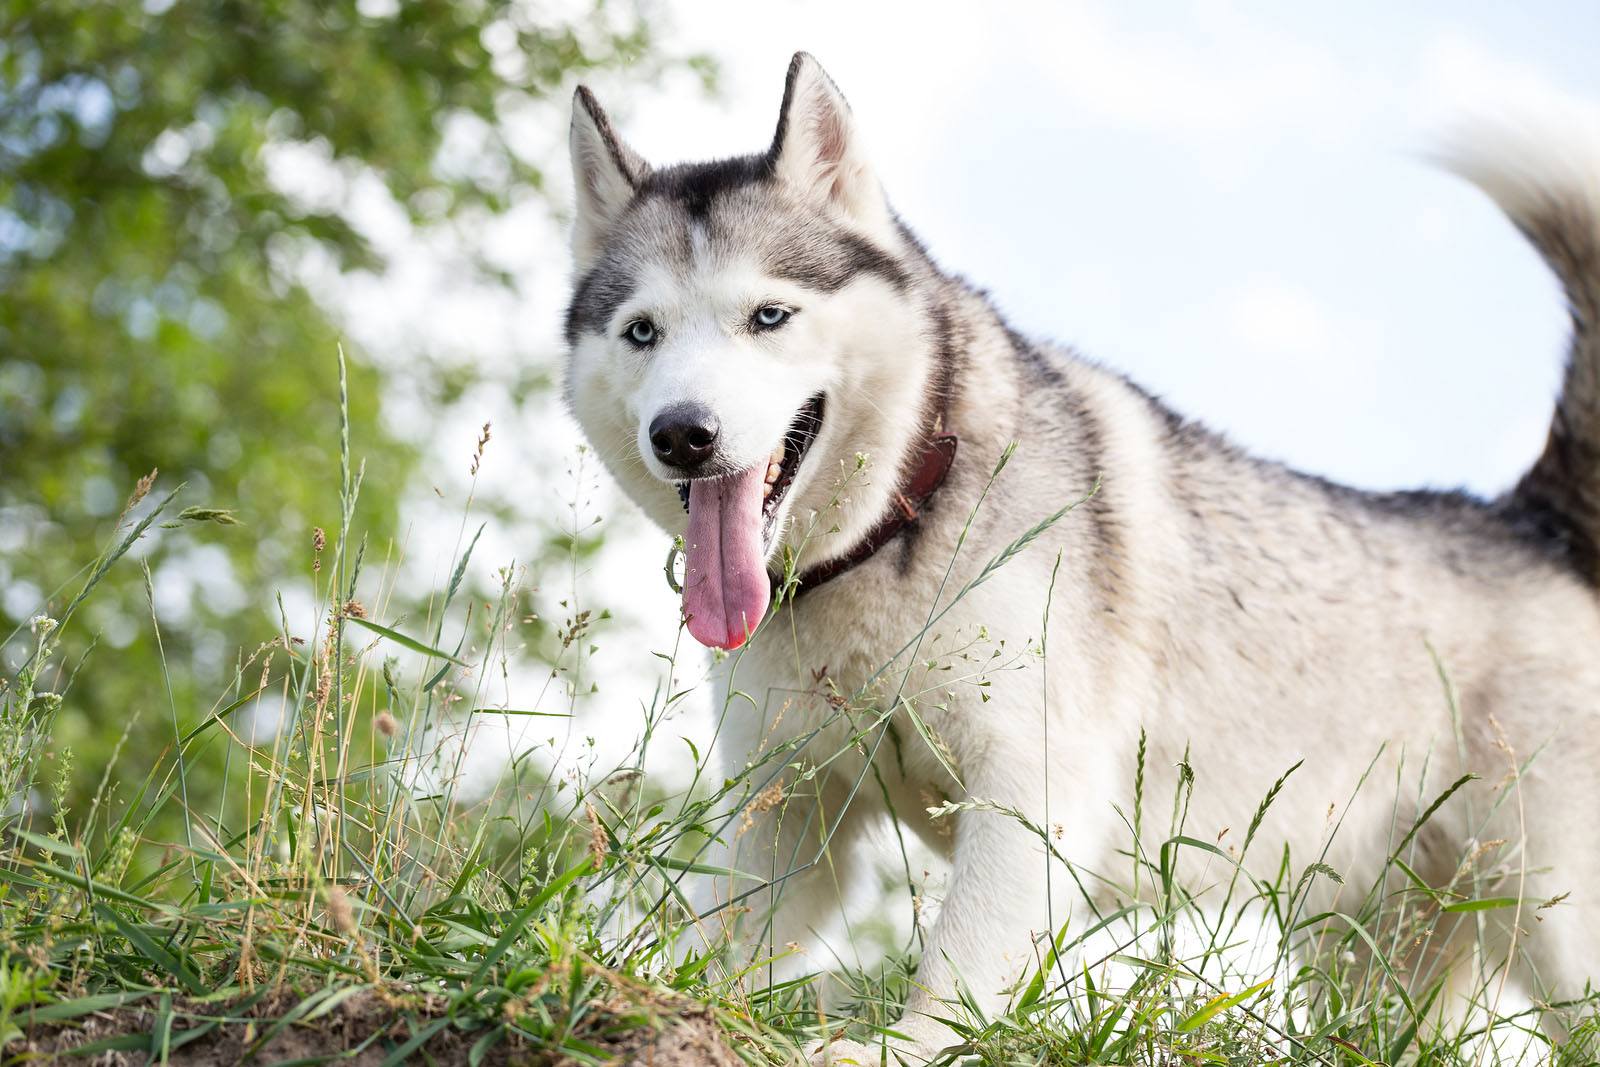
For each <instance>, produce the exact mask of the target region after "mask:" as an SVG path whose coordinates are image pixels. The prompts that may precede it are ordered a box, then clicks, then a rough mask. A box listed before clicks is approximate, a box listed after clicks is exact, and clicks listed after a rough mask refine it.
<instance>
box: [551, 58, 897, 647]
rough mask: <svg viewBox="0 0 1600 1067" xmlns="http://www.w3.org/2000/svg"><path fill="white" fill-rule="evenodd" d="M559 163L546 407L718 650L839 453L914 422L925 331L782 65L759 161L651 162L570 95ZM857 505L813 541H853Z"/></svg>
mask: <svg viewBox="0 0 1600 1067" xmlns="http://www.w3.org/2000/svg"><path fill="white" fill-rule="evenodd" d="M572 165H573V171H574V176H575V178H576V185H577V221H576V230H575V234H574V238H573V255H574V258H575V261H576V271H575V276H576V278H577V283H576V288H575V291H574V293H573V297H572V303H571V305H570V307H569V308H568V312H567V329H566V333H567V342H568V345H569V348H570V356H569V365H568V368H567V379H566V395H567V399H568V402H569V404H570V405H571V408H572V410H573V412H574V413H575V414H576V416H577V418H578V420H579V422H580V423H581V424H582V426H583V428H584V431H585V433H586V434H587V435H588V437H589V439H590V441H591V442H592V443H593V444H594V446H595V448H596V449H597V451H598V452H599V454H600V456H601V458H602V459H603V460H604V461H605V463H606V464H607V466H608V467H609V468H610V469H611V471H612V473H613V474H614V475H615V476H616V477H617V478H618V480H619V481H620V482H621V483H622V485H623V487H624V488H625V489H626V490H627V491H628V493H629V494H630V495H631V496H632V497H633V498H634V499H635V500H636V501H637V502H638V503H639V504H640V505H641V506H642V507H643V508H644V509H645V511H646V512H647V513H648V514H649V515H650V516H651V517H652V518H654V519H655V520H656V521H657V522H658V523H660V524H661V525H662V527H663V528H665V529H667V530H669V531H672V532H677V531H684V539H685V545H686V551H685V586H684V614H685V616H686V617H687V618H688V627H689V631H690V633H691V634H692V635H693V636H694V637H695V638H696V639H697V640H699V641H700V642H701V643H703V644H707V645H712V646H715V647H721V648H735V647H737V646H739V645H740V644H742V643H743V642H744V640H745V638H746V637H747V636H748V635H749V633H750V632H751V631H752V630H754V628H755V626H756V624H757V623H758V622H760V620H761V618H762V616H763V615H764V614H765V612H766V608H767V604H768V598H769V578H768V573H767V566H768V563H769V561H771V560H773V559H774V558H775V557H776V556H777V554H778V552H779V551H780V548H781V546H782V545H783V544H784V542H785V539H786V538H793V537H795V536H796V534H795V530H796V528H797V526H799V525H800V524H797V523H796V522H794V521H793V520H795V519H796V518H797V517H801V516H809V515H811V514H813V513H815V512H818V511H820V510H821V509H823V508H825V507H827V506H828V505H829V504H830V502H836V500H837V497H838V496H839V485H840V479H841V467H849V466H853V463H852V462H851V461H852V459H853V457H854V456H855V455H856V454H857V453H859V452H864V453H868V454H869V455H871V456H872V458H873V459H874V460H879V459H883V460H886V461H895V460H897V458H898V454H899V451H900V450H903V448H904V442H905V440H906V439H907V438H908V436H909V434H910V433H911V432H914V425H913V426H907V425H905V423H907V422H914V420H915V419H916V418H917V417H918V416H919V414H920V395H919V393H918V390H920V389H921V387H922V385H921V381H920V376H919V375H918V374H917V373H916V371H917V370H918V369H919V366H920V364H919V357H918V356H917V354H916V353H917V351H919V350H920V349H922V348H924V347H925V335H926V333H927V331H926V329H925V325H924V321H923V319H924V309H923V308H922V307H921V305H920V303H919V301H917V300H914V299H908V290H909V289H910V288H911V287H912V285H913V282H914V273H913V272H914V269H915V268H914V267H913V265H912V258H911V257H910V256H909V255H908V252H909V250H910V245H909V243H908V238H907V237H906V236H905V235H904V233H903V231H902V229H901V228H900V226H899V224H898V222H897V221H896V220H895V217H894V215H893V213H892V212H891V211H890V209H889V205H888V203H887V201H886V200H885V198H884V195H883V192H882V190H881V188H880V187H879V185H878V182H877V180H876V179H875V178H874V177H873V175H872V172H871V170H870V169H869V167H868V166H867V163H866V161H865V158H864V157H863V155H862V152H861V147H860V144H859V138H858V137H857V135H856V131H855V126H854V123H853V120H852V118H851V115H850V110H849V108H848V106H847V105H846V104H845V101H844V98H843V96H841V95H840V93H839V91H838V89H837V88H836V87H835V86H834V84H833V82H832V81H830V80H829V78H828V76H827V74H825V73H824V72H823V70H822V68H821V67H820V66H819V65H818V64H817V62H816V61H815V60H814V59H812V58H811V57H810V56H808V55H805V54H803V53H802V54H800V55H797V56H796V57H795V59H794V62H793V63H792V64H791V65H790V68H789V77H788V82H787V84H786V86H785V89H784V96H783V106H782V110H781V112H780V114H779V117H778V129H777V134H776V136H775V137H774V138H773V141H772V145H771V147H770V148H769V149H768V150H767V151H765V152H763V153H760V154H757V155H752V156H743V157H738V158H734V159H728V160H722V161H719V162H714V163H704V164H679V165H676V166H670V167H664V168H660V169H656V168H653V167H651V166H650V165H649V164H648V163H646V162H645V161H644V160H643V159H641V158H640V157H639V156H638V155H636V154H635V153H634V152H633V151H632V150H631V149H630V148H629V147H628V146H627V145H626V144H624V143H623V141H622V140H621V138H619V137H618V136H617V133H616V131H615V130H614V129H613V128H612V126H611V123H610V122H609V121H608V120H607V118H606V116H605V114H604V112H602V111H601V110H600V106H599V104H598V103H597V102H596V101H595V99H594V97H593V95H592V94H590V93H589V91H588V90H587V89H581V88H580V89H579V90H578V93H577V97H576V100H575V103H574V107H573V116H572ZM891 412H894V413H899V414H898V417H896V416H895V415H893V414H891ZM879 481H892V478H886V479H879ZM891 488H892V486H891ZM887 492H888V489H884V490H883V493H882V495H883V496H884V498H885V499H887ZM851 493H852V495H855V496H858V497H859V496H862V495H863V494H860V493H858V491H857V489H856V487H851ZM876 495H877V494H874V493H872V492H870V491H869V492H867V493H865V494H864V496H865V497H866V498H867V499H866V500H862V499H857V500H855V501H851V502H850V503H851V505H852V506H853V507H847V508H846V509H845V513H843V514H841V515H840V516H839V517H837V518H834V519H830V520H829V521H828V522H826V523H824V524H822V526H823V529H824V530H825V531H831V530H834V529H837V530H838V536H839V537H840V538H841V541H842V540H843V539H847V538H849V537H850V536H851V535H852V534H855V535H859V534H860V533H861V532H863V531H864V529H865V528H866V525H864V524H870V521H871V517H872V507H873V506H874V505H873V503H872V498H874V497H875V496H876ZM863 503H865V505H866V506H865V507H861V506H859V505H862V504H863ZM685 505H686V506H687V511H688V517H687V523H685V520H684V509H685ZM879 510H880V511H881V508H880V509H879ZM850 527H854V529H851V528H850ZM807 553H808V558H809V557H810V553H811V550H810V549H808V550H807Z"/></svg>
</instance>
